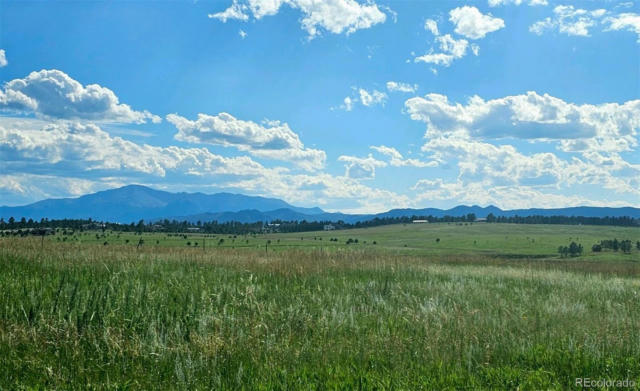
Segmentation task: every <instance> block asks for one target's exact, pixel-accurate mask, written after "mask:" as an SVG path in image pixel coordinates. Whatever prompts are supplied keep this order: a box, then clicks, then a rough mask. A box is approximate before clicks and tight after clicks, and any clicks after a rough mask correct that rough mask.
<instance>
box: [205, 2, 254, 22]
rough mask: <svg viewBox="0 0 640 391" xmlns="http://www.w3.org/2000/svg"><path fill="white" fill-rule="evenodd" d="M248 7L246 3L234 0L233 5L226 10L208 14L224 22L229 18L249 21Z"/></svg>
mask: <svg viewBox="0 0 640 391" xmlns="http://www.w3.org/2000/svg"><path fill="white" fill-rule="evenodd" d="M247 8H248V7H247V6H246V5H243V4H239V3H238V1H237V0H233V3H232V4H231V6H230V7H229V8H227V9H226V10H224V11H222V12H217V13H214V14H209V15H208V16H209V18H212V19H218V20H220V21H221V22H222V23H227V20H229V19H236V20H242V21H247V20H249V15H247V14H246V13H245V11H246V10H247Z"/></svg>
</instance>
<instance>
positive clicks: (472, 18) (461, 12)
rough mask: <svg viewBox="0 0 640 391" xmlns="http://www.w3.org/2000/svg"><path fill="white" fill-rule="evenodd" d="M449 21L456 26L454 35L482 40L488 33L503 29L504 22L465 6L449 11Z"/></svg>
mask: <svg viewBox="0 0 640 391" xmlns="http://www.w3.org/2000/svg"><path fill="white" fill-rule="evenodd" d="M449 20H450V21H451V23H453V24H454V25H455V26H456V27H455V30H454V31H455V32H456V33H458V34H460V35H462V36H465V37H467V38H470V39H480V38H484V37H485V36H486V35H487V34H488V33H491V32H494V31H497V30H500V29H501V28H504V20H502V19H500V18H496V17H493V16H491V15H485V14H483V13H482V12H480V11H479V10H478V9H477V8H476V7H470V6H466V5H465V6H463V7H458V8H454V9H452V10H451V11H449Z"/></svg>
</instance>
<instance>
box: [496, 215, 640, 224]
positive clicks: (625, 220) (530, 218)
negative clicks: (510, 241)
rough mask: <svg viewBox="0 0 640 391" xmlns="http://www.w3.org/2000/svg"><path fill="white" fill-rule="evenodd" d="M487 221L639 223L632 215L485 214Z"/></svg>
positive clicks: (516, 222)
mask: <svg viewBox="0 0 640 391" xmlns="http://www.w3.org/2000/svg"><path fill="white" fill-rule="evenodd" d="M487 223H515V224H564V225H580V224H582V225H615V226H621V227H634V226H638V225H640V220H638V219H634V218H633V217H627V216H623V217H609V216H606V217H583V216H510V217H506V216H495V215H494V214H493V213H489V214H488V215H487Z"/></svg>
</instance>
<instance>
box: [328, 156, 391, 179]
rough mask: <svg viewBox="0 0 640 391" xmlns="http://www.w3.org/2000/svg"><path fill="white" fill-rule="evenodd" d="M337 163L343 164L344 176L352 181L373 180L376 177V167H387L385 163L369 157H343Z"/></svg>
mask: <svg viewBox="0 0 640 391" xmlns="http://www.w3.org/2000/svg"><path fill="white" fill-rule="evenodd" d="M338 161H341V162H345V165H344V166H345V173H344V176H346V177H347V178H352V179H373V178H375V176H376V167H386V166H387V163H385V162H383V161H381V160H377V159H374V158H373V156H371V155H369V156H367V157H366V158H359V157H356V156H344V155H343V156H340V157H339V158H338Z"/></svg>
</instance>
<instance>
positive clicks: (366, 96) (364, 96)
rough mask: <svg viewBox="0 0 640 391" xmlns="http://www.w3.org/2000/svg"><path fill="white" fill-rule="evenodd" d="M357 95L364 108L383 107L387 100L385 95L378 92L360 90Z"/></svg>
mask: <svg viewBox="0 0 640 391" xmlns="http://www.w3.org/2000/svg"><path fill="white" fill-rule="evenodd" d="M358 94H359V95H360V103H362V104H363V105H364V106H373V105H376V104H382V105H384V102H385V100H386V99H387V94H385V93H384V92H380V91H378V90H373V91H371V92H369V91H367V90H365V89H364V88H360V89H359V90H358Z"/></svg>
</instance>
